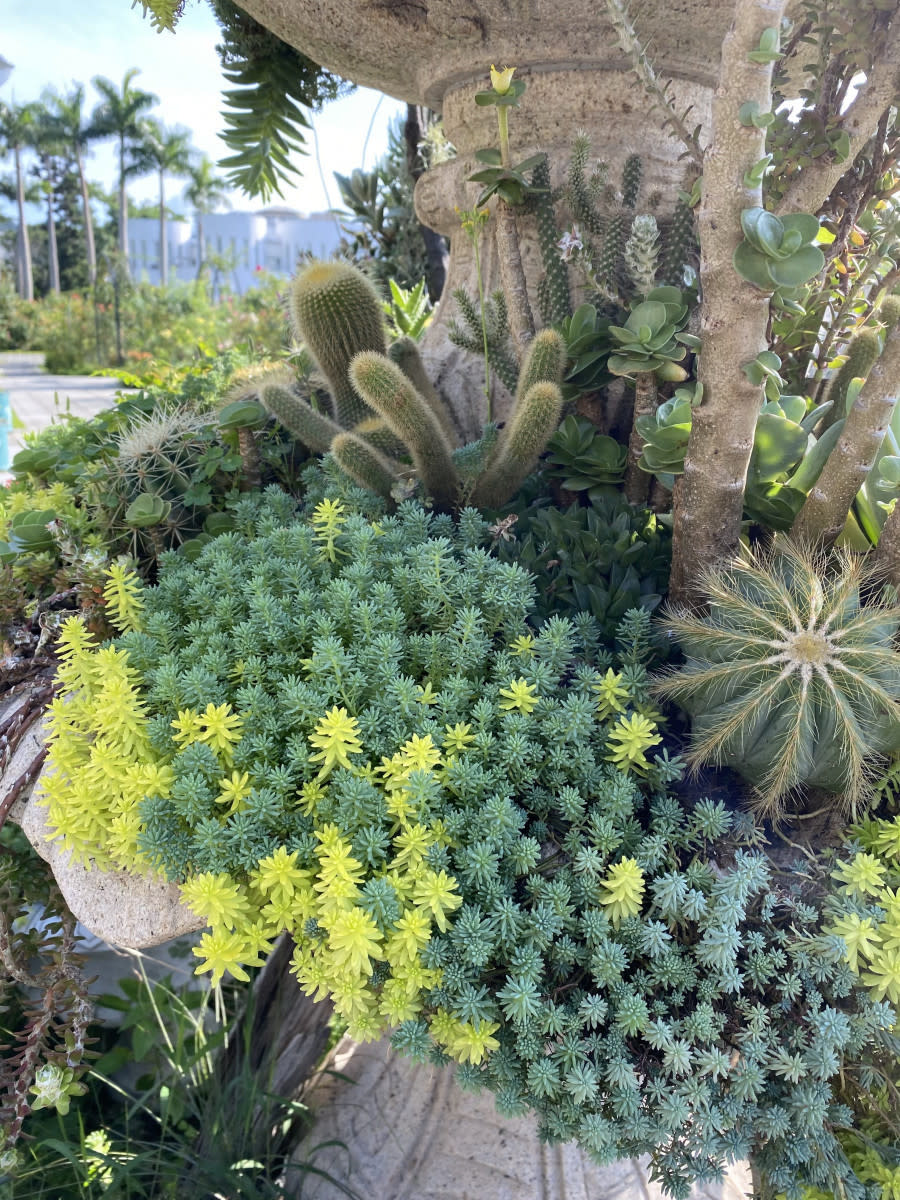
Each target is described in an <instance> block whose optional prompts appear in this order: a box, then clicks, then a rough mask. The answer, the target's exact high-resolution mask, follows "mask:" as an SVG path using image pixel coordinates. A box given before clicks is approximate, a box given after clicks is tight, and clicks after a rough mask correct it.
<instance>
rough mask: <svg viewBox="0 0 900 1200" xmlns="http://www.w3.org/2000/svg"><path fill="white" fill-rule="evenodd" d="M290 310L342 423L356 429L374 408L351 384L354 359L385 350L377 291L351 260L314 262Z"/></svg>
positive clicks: (299, 281)
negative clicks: (369, 407)
mask: <svg viewBox="0 0 900 1200" xmlns="http://www.w3.org/2000/svg"><path fill="white" fill-rule="evenodd" d="M290 314H291V321H292V323H293V326H294V331H295V333H296V335H297V337H298V338H299V339H300V340H301V341H303V342H305V344H306V345H307V347H308V348H309V351H310V353H311V354H312V356H313V357H314V358H315V360H316V363H317V364H318V366H319V369H320V370H321V372H322V374H323V375H324V376H325V378H326V379H327V380H328V387H329V390H330V391H331V395H332V398H333V399H334V412H335V417H336V418H337V422H338V425H340V426H341V427H342V428H344V429H351V428H352V427H353V426H354V425H357V424H358V423H359V422H360V421H361V420H363V419H364V418H365V417H367V416H370V415H371V413H370V412H369V411H368V409H367V408H366V406H365V405H364V404H363V402H362V400H361V399H360V398H359V396H358V394H357V393H356V392H355V391H354V389H353V387H352V386H351V383H350V380H349V377H348V371H349V369H350V362H351V360H352V359H353V358H354V357H355V355H357V354H360V353H361V352H362V351H364V350H374V351H376V352H378V353H379V354H383V353H384V351H385V345H386V342H385V332H384V315H383V312H382V308H381V301H380V300H379V298H378V293H377V292H376V291H375V288H374V287H373V286H372V284H371V283H370V282H369V281H368V279H366V277H365V275H363V274H362V272H361V271H359V270H357V268H356V267H351V266H350V265H349V264H348V263H340V262H313V263H310V264H309V266H307V267H304V268H303V270H302V271H300V272H299V273H298V275H297V276H296V278H295V279H294V282H293V284H292V285H291V291H290Z"/></svg>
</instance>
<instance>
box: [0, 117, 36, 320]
mask: <svg viewBox="0 0 900 1200" xmlns="http://www.w3.org/2000/svg"><path fill="white" fill-rule="evenodd" d="M34 118H35V113H34V106H33V105H31V104H20V105H18V106H11V105H8V104H4V105H2V106H0V138H2V139H3V142H4V143H5V145H6V146H7V147H8V148H9V149H10V150H12V152H13V157H14V159H15V164H16V208H17V210H18V216H19V232H18V241H17V244H16V282H17V287H18V292H19V295H20V296H22V297H23V298H24V299H25V300H33V299H34V272H33V271H32V267H31V242H30V240H29V237H28V223H27V221H26V220H25V174H24V172H23V170H22V151H23V150H24V149H25V148H26V147H27V146H30V145H31V144H32V141H33V138H34V124H35V120H34Z"/></svg>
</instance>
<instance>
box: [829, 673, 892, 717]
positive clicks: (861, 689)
mask: <svg viewBox="0 0 900 1200" xmlns="http://www.w3.org/2000/svg"><path fill="white" fill-rule="evenodd" d="M828 666H829V669H830V670H832V671H834V672H840V673H841V674H842V675H844V676H846V677H847V678H848V680H850V681H852V682H853V683H855V685H856V687H857V688H858V695H859V696H860V697H862V696H863V695H866V694H867V695H868V696H869V697H871V699H872V700H873V701H874V702H875V704H876V706H877V707H879V708H880V707H883V708H886V709H887V710H888V711H889V712H890V710H891V709H892V708H896V709H897V716H898V717H900V708H898V705H897V698H896V696H892V695H891V693H890V692H889V691H888V690H887V689H886V688H884V687H882V686H881V684H880V683H877V682H876V681H875V680H874V679H868V678H866V677H865V676H860V675H859V674H858V673H857V672H856V671H850V670H849V669H848V668H847V667H845V666H844V665H843V663H841V662H840V661H835V662H830V663H829V664H828Z"/></svg>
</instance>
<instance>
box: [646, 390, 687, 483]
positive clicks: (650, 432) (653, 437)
mask: <svg viewBox="0 0 900 1200" xmlns="http://www.w3.org/2000/svg"><path fill="white" fill-rule="evenodd" d="M702 397H703V385H702V384H699V383H697V384H694V385H693V386H687V387H680V388H676V390H675V394H674V396H672V397H671V399H669V400H665V401H664V402H663V403H662V404H661V405H660V406H659V408H658V409H657V410H656V412H654V413H648V414H647V415H646V416H643V417H638V418H637V420H636V421H635V423H634V427H635V429H636V430H637V432H638V433H639V434H640V435H641V437H642V438H643V439H644V448H643V450H642V452H641V457H640V459H639V460H638V466H639V467H640V468H641V470H642V471H648V472H650V474H652V475H655V476H656V477H657V479H658V480H659V481H660V483H661V484H662V485H663V487H667V488H669V490H670V491H671V489H672V488H673V487H674V486H675V476H676V475H681V474H682V473H683V472H684V456H685V454H686V453H687V446H688V439H689V438H690V436H691V424H692V422H693V410H694V409H695V408H696V407H697V405H698V404H699V403H700V400H701V399H702Z"/></svg>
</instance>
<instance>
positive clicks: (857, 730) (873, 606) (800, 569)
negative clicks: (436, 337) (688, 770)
mask: <svg viewBox="0 0 900 1200" xmlns="http://www.w3.org/2000/svg"><path fill="white" fill-rule="evenodd" d="M698 595H699V596H702V598H703V599H704V600H705V601H706V602H707V604H708V606H709V612H708V614H707V615H706V616H697V615H695V614H693V613H690V612H687V611H673V612H672V613H670V614H669V617H668V622H667V623H668V628H669V631H670V632H671V634H672V636H673V637H674V639H675V640H676V641H677V642H678V643H679V645H680V646H681V647H682V649H683V650H684V653H685V657H686V662H685V664H684V666H683V667H681V668H680V669H678V670H677V671H674V672H672V673H670V674H668V675H665V676H662V677H660V678H659V679H658V680H657V682H656V685H655V691H656V694H657V695H659V696H662V697H666V698H668V699H671V700H674V701H675V702H676V703H677V704H679V705H680V706H681V707H682V708H684V709H685V710H686V711H687V712H688V713H690V715H691V716H692V718H693V727H692V744H691V749H690V754H689V758H688V761H689V762H690V763H691V764H692V765H693V766H694V767H698V766H699V765H700V764H701V763H706V762H715V763H724V764H727V765H729V766H732V767H734V768H735V770H737V771H738V772H740V773H741V774H742V775H744V776H745V777H746V778H747V779H749V780H751V781H752V782H753V784H754V785H755V788H756V793H757V797H758V804H759V807H760V808H761V809H762V810H763V811H764V812H767V813H770V814H773V815H776V816H777V815H780V814H782V812H783V810H784V804H785V800H784V798H785V796H787V795H788V793H790V792H792V791H793V790H794V789H796V788H798V787H800V786H802V785H807V786H815V787H820V788H824V789H825V790H827V791H831V792H836V793H840V794H841V795H842V797H843V802H844V807H846V808H847V809H848V810H850V811H852V812H856V811H858V810H859V809H860V808H861V806H862V804H863V802H864V800H865V797H866V781H867V776H868V773H869V771H870V770H871V766H872V761H873V758H876V757H877V756H878V755H887V754H890V753H895V752H896V751H897V750H898V749H900V704H898V702H900V654H898V652H897V649H896V647H895V644H894V639H895V638H896V636H897V633H898V630H900V604H897V603H896V602H891V601H890V599H889V598H882V599H877V598H874V597H875V596H876V595H877V577H876V575H875V573H874V571H873V569H872V568H870V567H867V566H866V565H865V563H864V560H862V559H860V558H853V557H851V556H849V555H846V556H843V557H842V558H840V559H839V560H838V568H837V569H836V570H829V569H827V568H826V565H825V563H824V561H822V560H821V559H820V558H819V557H818V556H817V555H815V554H813V553H811V552H809V551H804V550H802V549H800V548H798V547H796V546H794V545H793V544H792V543H790V542H779V543H778V545H777V548H776V549H775V551H773V552H772V553H769V554H767V555H760V556H758V557H754V556H752V555H749V554H748V555H747V556H745V557H742V558H740V559H737V560H735V561H733V562H732V563H730V564H728V565H727V566H725V567H722V568H720V569H718V570H711V571H709V572H708V573H707V574H706V576H705V577H704V579H703V581H702V585H701V587H700V588H699V590H698ZM864 598H865V602H864Z"/></svg>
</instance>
